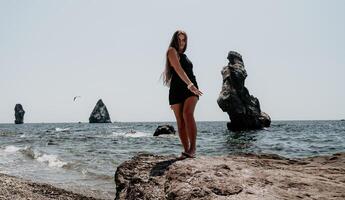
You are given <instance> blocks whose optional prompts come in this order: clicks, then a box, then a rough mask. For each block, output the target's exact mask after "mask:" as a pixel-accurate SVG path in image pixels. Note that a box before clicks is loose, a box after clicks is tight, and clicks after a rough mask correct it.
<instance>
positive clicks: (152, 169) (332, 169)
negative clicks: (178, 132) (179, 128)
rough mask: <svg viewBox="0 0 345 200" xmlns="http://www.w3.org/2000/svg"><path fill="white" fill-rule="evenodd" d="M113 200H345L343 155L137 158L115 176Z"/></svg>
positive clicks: (121, 166) (119, 168) (143, 155)
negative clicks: (292, 157)
mask: <svg viewBox="0 0 345 200" xmlns="http://www.w3.org/2000/svg"><path fill="white" fill-rule="evenodd" d="M115 183H116V189H117V191H116V199H129V200H131V199H133V200H134V199H135V200H137V199H186V200H187V199H188V200H189V199H219V200H220V199H237V200H241V199H245V200H251V199H265V200H267V199H272V200H273V199H274V200H276V199H327V200H328V199H339V200H340V199H345V153H338V154H334V155H331V156H318V157H310V158H304V159H287V158H283V157H280V156H277V155H253V154H243V155H229V156H217V157H206V156H198V157H197V158H195V159H185V160H182V161H177V160H176V157H175V156H159V155H151V154H138V155H137V156H135V157H133V158H132V159H131V160H129V161H126V162H124V163H122V164H121V165H120V166H119V167H118V168H117V170H116V173H115Z"/></svg>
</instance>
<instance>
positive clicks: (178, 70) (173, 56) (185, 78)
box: [168, 47, 202, 96]
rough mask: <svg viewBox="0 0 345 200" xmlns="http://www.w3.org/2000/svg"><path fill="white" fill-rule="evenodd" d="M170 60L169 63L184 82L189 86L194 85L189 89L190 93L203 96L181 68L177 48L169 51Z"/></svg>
mask: <svg viewBox="0 0 345 200" xmlns="http://www.w3.org/2000/svg"><path fill="white" fill-rule="evenodd" d="M168 60H169V62H170V64H171V66H172V67H173V68H174V70H175V72H176V73H177V74H178V75H179V77H180V78H181V79H182V80H183V82H185V83H186V85H187V86H189V85H192V86H190V87H189V88H188V89H189V90H190V91H192V92H193V93H194V94H196V95H198V96H200V95H202V92H200V91H199V90H198V88H196V87H195V86H194V85H193V83H192V81H191V80H190V79H189V78H188V76H187V74H186V72H185V71H184V70H183V68H182V67H181V64H180V61H179V59H178V57H177V51H176V49H175V48H172V47H170V48H169V49H168ZM187 86H186V87H187Z"/></svg>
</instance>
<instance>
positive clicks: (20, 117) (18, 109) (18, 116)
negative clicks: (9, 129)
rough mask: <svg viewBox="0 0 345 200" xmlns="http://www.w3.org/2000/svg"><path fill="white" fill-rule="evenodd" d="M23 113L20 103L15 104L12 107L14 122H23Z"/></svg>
mask: <svg viewBox="0 0 345 200" xmlns="http://www.w3.org/2000/svg"><path fill="white" fill-rule="evenodd" d="M24 114H25V111H24V109H23V106H22V105H21V104H16V106H15V107H14V117H15V118H16V119H15V120H14V123H15V124H23V123H24Z"/></svg>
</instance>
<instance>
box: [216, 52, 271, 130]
mask: <svg viewBox="0 0 345 200" xmlns="http://www.w3.org/2000/svg"><path fill="white" fill-rule="evenodd" d="M228 60H229V64H228V65H227V66H225V67H224V68H223V70H222V76H223V86H222V91H221V92H220V94H219V97H218V100H217V102H218V105H219V107H220V108H221V109H222V110H223V111H224V112H227V113H228V115H229V117H230V121H231V122H229V123H228V129H229V130H235V131H236V130H248V129H261V128H263V127H268V126H270V124H271V119H270V117H269V115H268V114H266V113H264V112H261V109H260V103H259V100H258V99H257V98H255V97H254V96H252V95H250V94H249V91H248V89H247V88H246V87H245V86H244V82H245V79H246V77H247V72H246V70H245V69H244V64H243V60H242V56H241V55H240V54H239V53H237V52H235V51H230V52H229V54H228Z"/></svg>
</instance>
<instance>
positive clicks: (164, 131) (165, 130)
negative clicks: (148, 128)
mask: <svg viewBox="0 0 345 200" xmlns="http://www.w3.org/2000/svg"><path fill="white" fill-rule="evenodd" d="M175 133H176V131H175V129H174V127H173V126H171V125H161V126H158V127H157V129H156V131H155V132H154V134H153V136H159V135H168V134H175Z"/></svg>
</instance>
